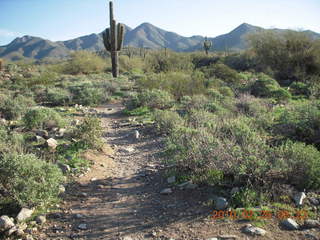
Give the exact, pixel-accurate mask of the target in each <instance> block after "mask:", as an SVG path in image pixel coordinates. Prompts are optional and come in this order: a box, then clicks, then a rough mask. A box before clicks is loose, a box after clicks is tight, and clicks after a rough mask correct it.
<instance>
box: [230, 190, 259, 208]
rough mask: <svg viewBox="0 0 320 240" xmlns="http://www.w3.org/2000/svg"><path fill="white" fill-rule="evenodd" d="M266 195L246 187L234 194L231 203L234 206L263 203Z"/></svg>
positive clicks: (249, 205) (243, 206)
mask: <svg viewBox="0 0 320 240" xmlns="http://www.w3.org/2000/svg"><path fill="white" fill-rule="evenodd" d="M263 200H264V197H263V195H262V194H261V193H259V192H257V191H255V190H253V189H250V188H244V189H241V190H240V191H239V192H236V193H234V194H233V195H232V199H231V204H232V205H233V207H241V208H249V207H255V206H259V205H261V203H262V202H263Z"/></svg>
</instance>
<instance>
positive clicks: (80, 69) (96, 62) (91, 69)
mask: <svg viewBox="0 0 320 240" xmlns="http://www.w3.org/2000/svg"><path fill="white" fill-rule="evenodd" d="M105 68H106V62H105V60H103V59H102V58H101V57H99V56H97V55H96V54H95V53H92V52H87V51H77V52H74V53H72V54H71V59H70V60H69V61H68V62H67V63H66V64H65V66H64V68H63V73H65V74H81V73H84V74H89V73H98V72H102V71H103V70H104V69H105Z"/></svg>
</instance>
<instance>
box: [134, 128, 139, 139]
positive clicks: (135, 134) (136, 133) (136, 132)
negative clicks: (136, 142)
mask: <svg viewBox="0 0 320 240" xmlns="http://www.w3.org/2000/svg"><path fill="white" fill-rule="evenodd" d="M133 134H134V138H135V139H139V138H140V133H139V131H138V130H134V133H133Z"/></svg>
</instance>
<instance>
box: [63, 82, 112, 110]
mask: <svg viewBox="0 0 320 240" xmlns="http://www.w3.org/2000/svg"><path fill="white" fill-rule="evenodd" d="M69 90H70V92H71V94H72V98H71V101H72V102H73V103H76V104H81V105H85V106H94V105H98V104H103V103H106V102H108V101H109V99H110V96H109V93H108V90H107V89H105V88H104V86H101V85H95V84H93V83H92V82H83V83H79V84H76V85H72V86H70V87H69Z"/></svg>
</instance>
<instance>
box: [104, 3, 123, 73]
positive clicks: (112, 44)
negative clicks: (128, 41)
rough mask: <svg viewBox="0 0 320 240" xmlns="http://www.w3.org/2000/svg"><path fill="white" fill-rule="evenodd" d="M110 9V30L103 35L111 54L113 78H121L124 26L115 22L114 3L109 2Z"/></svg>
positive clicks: (105, 44)
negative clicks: (120, 64)
mask: <svg viewBox="0 0 320 240" xmlns="http://www.w3.org/2000/svg"><path fill="white" fill-rule="evenodd" d="M109 9H110V28H109V29H106V30H105V31H104V32H103V33H102V36H103V43H104V46H105V48H106V50H107V51H109V52H110V55H111V62H112V75H113V77H118V76H119V63H118V58H119V57H118V55H119V51H121V49H122V44H123V39H124V25H123V24H121V23H118V25H117V22H116V20H114V15H113V2H112V1H110V2H109Z"/></svg>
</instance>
